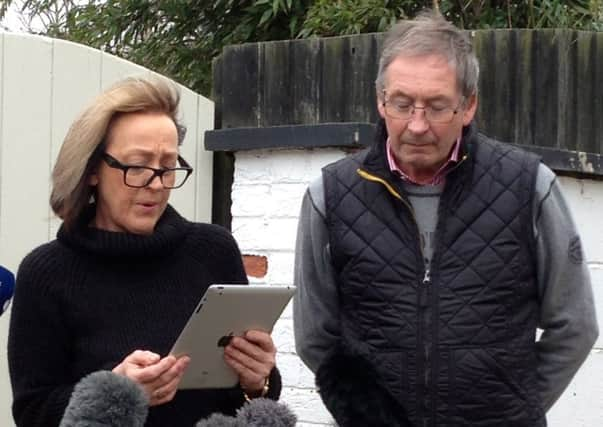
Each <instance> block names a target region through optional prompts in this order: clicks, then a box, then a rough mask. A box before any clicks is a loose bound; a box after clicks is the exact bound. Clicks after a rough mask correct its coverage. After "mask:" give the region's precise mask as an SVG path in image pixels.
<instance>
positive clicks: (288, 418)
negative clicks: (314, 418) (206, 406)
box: [196, 397, 297, 427]
mask: <svg viewBox="0 0 603 427" xmlns="http://www.w3.org/2000/svg"><path fill="white" fill-rule="evenodd" d="M296 422H297V417H296V416H295V414H294V413H293V412H291V410H290V409H289V408H288V407H287V406H286V405H283V404H282V403H277V402H275V401H274V400H271V399H266V398H262V397H261V398H257V399H252V400H251V401H250V402H248V403H246V404H245V406H243V407H242V408H241V409H239V410H238V411H237V415H236V417H228V416H226V415H222V414H213V415H212V416H211V417H209V418H207V419H205V420H201V421H199V422H198V423H197V426H196V427H295V423H296Z"/></svg>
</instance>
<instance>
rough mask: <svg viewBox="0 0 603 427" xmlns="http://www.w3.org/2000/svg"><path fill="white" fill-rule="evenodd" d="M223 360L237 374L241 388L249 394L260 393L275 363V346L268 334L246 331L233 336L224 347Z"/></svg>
mask: <svg viewBox="0 0 603 427" xmlns="http://www.w3.org/2000/svg"><path fill="white" fill-rule="evenodd" d="M224 360H226V363H227V364H228V365H229V366H231V367H232V368H233V369H234V370H235V372H236V373H237V374H238V375H239V383H240V384H241V388H242V389H243V391H244V392H245V393H247V394H248V395H249V396H259V395H261V393H262V391H263V389H264V385H265V384H266V379H267V378H268V376H269V375H270V372H271V371H272V369H273V368H274V366H275V363H276V347H275V346H274V343H273V342H272V338H271V337H270V334H268V333H266V332H262V331H247V333H245V335H244V336H242V337H234V338H233V339H232V340H231V341H230V344H228V345H227V346H226V348H225V349H224Z"/></svg>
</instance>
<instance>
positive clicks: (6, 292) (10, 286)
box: [0, 265, 15, 315]
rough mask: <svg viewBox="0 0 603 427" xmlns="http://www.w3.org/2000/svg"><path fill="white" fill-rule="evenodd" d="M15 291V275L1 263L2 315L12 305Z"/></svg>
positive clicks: (0, 309)
mask: <svg viewBox="0 0 603 427" xmlns="http://www.w3.org/2000/svg"><path fill="white" fill-rule="evenodd" d="M14 292H15V275H14V274H13V273H11V272H10V271H8V270H7V269H6V268H4V267H2V266H1V265H0V315H2V313H4V312H5V311H6V310H7V309H8V306H9V305H10V300H11V298H12V297H13V293H14Z"/></svg>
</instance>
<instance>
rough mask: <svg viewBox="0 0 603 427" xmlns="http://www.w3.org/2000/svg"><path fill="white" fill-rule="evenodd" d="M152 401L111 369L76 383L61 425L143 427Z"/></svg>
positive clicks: (140, 389)
mask: <svg viewBox="0 0 603 427" xmlns="http://www.w3.org/2000/svg"><path fill="white" fill-rule="evenodd" d="M148 411H149V401H148V399H147V396H146V394H145V392H144V391H143V390H142V388H141V387H140V386H139V385H138V384H136V383H134V382H133V381H131V380H130V379H128V378H126V377H124V376H121V375H117V374H114V373H113V372H110V371H98V372H93V373H92V374H90V375H88V376H86V377H84V378H83V379H82V380H80V382H79V383H77V384H76V386H75V388H74V390H73V394H72V395H71V399H70V400H69V404H68V405H67V409H66V410H65V414H64V415H63V419H62V421H61V424H60V426H59V427H142V426H144V423H145V420H146V418H147V415H148Z"/></svg>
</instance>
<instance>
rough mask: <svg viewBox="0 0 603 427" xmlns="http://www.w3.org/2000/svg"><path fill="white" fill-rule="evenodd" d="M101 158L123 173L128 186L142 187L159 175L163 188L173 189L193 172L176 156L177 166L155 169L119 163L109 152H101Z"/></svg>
mask: <svg viewBox="0 0 603 427" xmlns="http://www.w3.org/2000/svg"><path fill="white" fill-rule="evenodd" d="M103 160H104V161H105V162H106V163H107V165H108V166H109V167H112V168H115V169H120V170H121V171H122V172H123V173H124V184H126V185H127V186H128V187H133V188H143V187H146V186H147V185H149V184H150V183H151V182H152V181H153V180H154V179H155V177H157V176H158V177H159V180H160V181H161V184H163V188H166V189H174V188H180V187H182V186H183V185H184V183H185V182H186V180H187V179H188V177H189V176H190V175H191V173H193V168H192V167H191V166H190V165H189V164H188V163H187V162H186V160H184V159H183V158H182V156H178V163H179V164H180V165H181V166H180V167H177V168H161V169H155V168H151V167H148V166H137V165H127V164H124V163H121V162H120V161H119V160H117V159H116V158H115V157H113V156H111V155H110V154H109V153H103Z"/></svg>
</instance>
